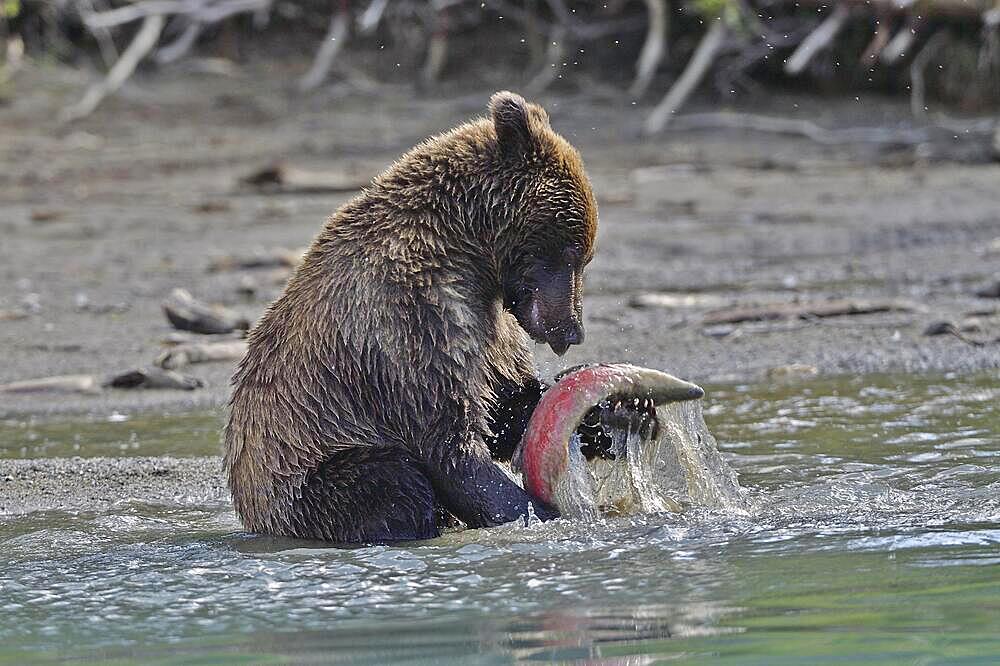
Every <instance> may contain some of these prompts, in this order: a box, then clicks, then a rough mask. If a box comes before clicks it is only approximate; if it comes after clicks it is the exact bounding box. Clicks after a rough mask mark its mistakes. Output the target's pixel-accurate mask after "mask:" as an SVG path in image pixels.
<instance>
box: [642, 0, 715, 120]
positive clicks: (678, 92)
mask: <svg viewBox="0 0 1000 666" xmlns="http://www.w3.org/2000/svg"><path fill="white" fill-rule="evenodd" d="M728 36H729V30H728V29H727V28H726V26H725V24H724V23H723V21H722V20H721V19H716V20H715V21H714V22H713V23H712V27H711V28H709V29H708V32H706V33H705V36H704V37H702V39H701V42H700V43H699V44H698V48H696V49H695V51H694V55H692V56H691V59H690V60H689V61H688V64H687V67H685V68H684V72H683V73H682V74H681V76H680V78H679V79H677V82H676V83H675V84H674V85H673V87H672V88H670V90H669V91H668V92H667V94H666V95H664V97H663V99H662V100H661V101H660V103H659V104H657V105H656V108H655V109H653V112H652V113H651V114H649V118H647V119H646V127H645V130H646V133H647V134H655V133H657V132H659V131H661V130H662V129H663V128H664V127H666V126H667V124H668V123H669V122H670V120H671V118H672V117H673V115H674V113H676V112H677V110H678V109H679V108H681V106H683V105H684V102H686V101H687V98H688V97H690V95H691V93H692V92H694V89H695V88H697V87H698V84H699V83H700V82H701V79H702V77H704V76H705V72H707V71H708V69H709V67H711V66H712V63H713V62H714V61H715V58H716V56H717V55H718V54H719V51H721V50H722V47H723V45H724V44H725V43H726V38H727V37H728Z"/></svg>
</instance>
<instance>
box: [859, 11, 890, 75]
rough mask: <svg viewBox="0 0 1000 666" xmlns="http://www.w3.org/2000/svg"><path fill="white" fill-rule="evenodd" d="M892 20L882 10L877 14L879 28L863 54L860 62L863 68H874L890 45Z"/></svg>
mask: <svg viewBox="0 0 1000 666" xmlns="http://www.w3.org/2000/svg"><path fill="white" fill-rule="evenodd" d="M891 20H892V18H891V17H890V16H889V15H888V14H886V13H885V12H884V11H881V10H880V11H879V12H878V13H876V14H875V23H876V25H877V26H878V27H877V28H875V34H874V35H872V41H871V43H869V44H868V46H866V47H865V50H864V53H862V54H861V59H860V61H859V62H860V64H861V66H862V67H874V65H875V61H876V60H877V59H878V58H879V56H880V55H881V54H882V51H883V50H885V47H886V45H887V44H888V43H889V23H890V22H891Z"/></svg>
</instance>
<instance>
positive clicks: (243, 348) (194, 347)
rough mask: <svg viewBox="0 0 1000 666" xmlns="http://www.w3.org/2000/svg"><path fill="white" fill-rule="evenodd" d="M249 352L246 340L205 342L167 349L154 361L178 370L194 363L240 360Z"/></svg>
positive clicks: (160, 365)
mask: <svg viewBox="0 0 1000 666" xmlns="http://www.w3.org/2000/svg"><path fill="white" fill-rule="evenodd" d="M246 353H247V341H246V340H230V341H227V342H204V343H193V344H186V345H177V346H176V347H171V348H169V349H165V350H164V351H163V353H162V354H160V355H159V356H158V357H157V358H156V361H154V363H155V364H156V365H157V366H159V367H161V368H164V369H166V370H176V369H177V368H183V367H184V366H186V365H191V364H192V363H210V362H212V361H238V360H240V359H241V358H243V356H244V355H246Z"/></svg>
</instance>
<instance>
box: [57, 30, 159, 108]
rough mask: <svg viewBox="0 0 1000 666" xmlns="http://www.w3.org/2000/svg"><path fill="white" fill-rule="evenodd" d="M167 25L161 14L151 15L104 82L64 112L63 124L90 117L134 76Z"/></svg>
mask: <svg viewBox="0 0 1000 666" xmlns="http://www.w3.org/2000/svg"><path fill="white" fill-rule="evenodd" d="M165 22H166V21H165V19H164V18H163V15H162V14H151V15H149V16H147V17H146V18H144V19H143V21H142V27H141V28H139V32H137V33H136V35H135V38H134V39H133V40H132V43H131V44H129V45H128V48H126V49H125V52H124V53H122V55H121V57H120V58H118V61H117V62H115V64H114V66H113V67H112V68H111V69H110V70H109V71H108V75H107V76H106V77H104V80H103V81H101V82H100V83H97V84H95V85H93V86H91V87H90V88H89V89H88V90H87V92H86V93H85V94H84V96H83V99H81V100H80V101H79V102H77V103H76V104H74V105H73V106H70V107H68V108H66V109H65V110H63V113H62V117H61V120H62V121H63V122H72V121H74V120H79V119H80V118H85V117H86V116H89V115H90V114H91V113H93V111H94V109H96V108H97V107H98V105H99V104H100V103H101V102H102V101H104V98H105V97H107V96H108V95H110V94H112V93H114V92H116V91H117V90H118V89H119V88H121V87H122V84H123V83H125V81H126V80H127V79H128V77H130V76H132V72H134V71H135V68H136V66H137V65H138V64H139V61H141V60H142V59H143V58H144V57H146V55H147V54H148V53H149V52H150V51H152V50H153V47H154V46H156V41H157V40H158V39H159V38H160V33H161V32H163V25H164V23H165Z"/></svg>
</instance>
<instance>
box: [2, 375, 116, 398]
mask: <svg viewBox="0 0 1000 666" xmlns="http://www.w3.org/2000/svg"><path fill="white" fill-rule="evenodd" d="M100 392H101V382H99V381H98V380H97V378H95V377H94V376H93V375H57V376H55V377H42V378H40V379H25V380H23V381H18V382H11V383H9V384H0V393H15V394H18V393H24V394H27V393H84V394H88V395H89V394H94V393H100Z"/></svg>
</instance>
